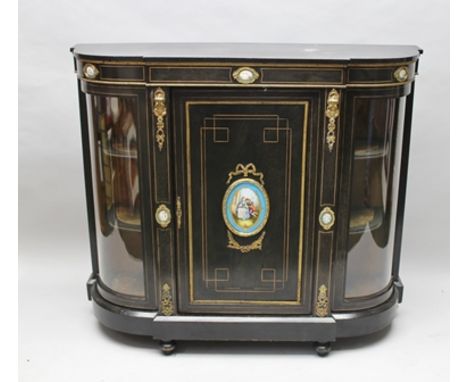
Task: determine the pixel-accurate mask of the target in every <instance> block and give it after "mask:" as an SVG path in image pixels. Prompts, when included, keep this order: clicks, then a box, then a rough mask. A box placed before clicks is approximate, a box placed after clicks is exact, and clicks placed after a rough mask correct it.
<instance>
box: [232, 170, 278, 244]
mask: <svg viewBox="0 0 468 382" xmlns="http://www.w3.org/2000/svg"><path fill="white" fill-rule="evenodd" d="M269 213H270V201H269V199H268V194H267V192H266V191H265V189H264V188H263V186H262V185H261V184H260V183H258V182H257V181H255V180H253V179H248V178H244V179H239V180H236V181H235V182H234V183H232V184H231V185H230V186H229V188H228V189H227V190H226V193H225V194H224V198H223V217H224V222H225V223H226V226H227V227H228V228H229V230H230V231H231V232H232V233H234V234H236V235H238V236H244V237H248V236H253V235H255V234H257V233H258V232H260V231H261V230H262V229H263V227H265V224H266V223H267V220H268V215H269Z"/></svg>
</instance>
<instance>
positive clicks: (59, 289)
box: [19, 0, 449, 382]
mask: <svg viewBox="0 0 468 382" xmlns="http://www.w3.org/2000/svg"><path fill="white" fill-rule="evenodd" d="M19 17H20V28H19V43H20V53H19V59H20V68H19V69H20V78H19V127H20V130H19V154H20V158H19V176H20V177H19V219H20V222H19V234H20V274H19V278H20V290H19V292H20V360H19V362H20V376H21V379H22V380H25V381H32V380H34V381H42V380H44V381H45V380H47V381H52V380H54V376H55V377H56V378H57V380H59V379H60V380H62V379H63V377H64V376H66V377H67V380H72V381H74V380H77V381H78V380H83V378H85V377H86V378H87V380H96V381H101V380H102V381H104V380H111V381H117V380H122V381H128V380H129V379H128V378H129V377H136V376H138V375H139V373H140V372H142V371H144V372H147V373H149V375H151V376H152V375H155V376H159V377H160V378H164V379H166V380H168V379H171V380H174V379H177V378H178V377H179V376H185V377H187V378H188V373H192V374H193V378H195V377H196V376H200V377H202V376H203V378H204V380H210V379H219V378H220V373H222V372H223V371H224V372H225V373H226V375H225V376H224V377H223V379H224V380H236V381H237V380H239V379H240V378H244V379H245V378H246V376H247V378H248V380H251V379H253V378H254V377H256V376H258V378H261V376H262V375H263V376H264V375H265V373H271V376H270V377H269V379H274V377H276V378H278V379H279V378H280V377H281V376H283V375H285V376H288V377H290V378H292V377H295V378H296V379H297V380H301V379H302V378H304V380H305V378H307V379H317V380H319V379H320V380H329V379H330V380H331V379H333V380H337V379H338V377H339V376H340V375H341V373H343V374H342V375H345V376H346V377H347V380H348V381H354V380H358V379H359V380H366V378H365V377H366V376H369V377H370V376H371V375H373V376H376V375H377V373H380V372H383V370H384V368H385V369H387V366H386V365H387V363H386V362H388V367H390V371H388V370H387V371H385V372H384V375H383V376H382V377H381V378H380V380H381V381H387V380H389V381H390V380H394V379H395V378H396V377H395V376H396V375H397V374H398V375H401V373H402V372H406V373H419V378H420V380H425V381H432V380H434V381H438V382H440V381H442V380H445V379H444V378H448V377H447V369H448V361H447V355H446V354H447V353H448V339H447V336H448V255H449V253H448V251H449V249H448V247H449V245H448V239H449V236H448V235H449V208H448V207H449V157H448V154H449V2H448V1H445V0H413V1H404V0H393V1H390V0H380V1H375V0H365V1H363V0H361V1H356V0H341V1H328V2H326V1H321V2H318V1H312V0H290V1H281V0H268V1H267V0H264V1H261V0H238V1H232V0H231V1H225V0H218V1H208V0H201V1H195V0H192V1H190V0H184V1H175V0H173V1H161V0H152V1H128V0H101V1H96V0H93V1H90V0H80V1H76V0H75V1H71V0H48V1H44V0H42V1H39V0H21V1H20V5H19ZM157 41H167V42H171V41H174V42H175V41H180V42H190V41H193V42H209V41H211V42H305V43H374V44H378V43H382V44H415V45H419V46H420V47H422V48H423V49H424V55H423V56H422V58H421V63H420V69H419V71H420V75H419V77H418V79H417V85H416V98H415V109H414V118H413V120H414V125H413V126H414V127H413V135H412V144H411V155H410V168H409V180H408V197H407V213H406V221H405V232H404V245H403V254H402V256H403V257H402V264H401V274H402V278H403V281H404V283H405V284H406V290H405V301H404V304H403V305H402V306H401V308H400V311H399V315H398V317H397V320H396V321H395V323H394V325H393V327H392V329H391V330H389V331H387V333H384V335H383V336H384V337H385V338H384V339H382V340H381V341H370V340H360V341H354V342H353V341H352V342H344V345H338V349H341V350H342V351H340V350H337V351H336V352H334V353H333V352H332V354H331V357H330V358H328V359H327V360H319V359H318V358H315V357H313V356H312V355H311V354H309V353H310V351H309V349H308V347H306V346H292V347H291V348H289V347H284V346H276V345H275V346H273V347H265V348H264V347H262V346H260V347H259V346H253V347H251V346H245V345H235V346H230V345H222V346H221V345H220V346H218V345H213V344H209V346H210V347H211V348H212V350H209V349H207V348H206V347H204V346H203V345H192V346H190V345H188V346H187V347H186V351H184V352H182V353H180V354H178V355H176V356H175V357H173V358H169V359H167V358H164V359H162V358H161V357H159V354H158V353H157V352H156V351H152V350H151V349H150V348H151V347H152V346H153V345H152V343H151V342H150V341H146V340H140V339H134V338H133V337H128V336H122V335H117V334H113V333H111V332H110V331H107V330H105V329H103V328H102V327H101V326H99V325H98V324H97V323H96V322H95V319H94V318H93V317H92V313H91V305H90V304H88V303H87V302H86V301H85V293H84V291H85V290H84V282H85V279H86V277H87V275H88V273H89V272H90V261H89V252H88V237H87V228H86V216H85V198H84V185H83V172H82V159H81V148H80V132H79V131H80V130H79V115H78V104H77V88H76V78H75V76H74V73H73V61H72V56H71V54H70V53H69V48H70V47H71V46H72V45H74V44H75V43H79V42H157ZM55 309H61V310H60V312H58V313H57V312H55V313H54V310H55ZM114 339H117V340H116V341H114ZM362 343H366V344H367V345H366V346H361V344H362ZM340 346H341V347H340ZM218 350H219V352H218ZM205 353H208V354H207V355H206V356H204V355H205ZM244 353H245V354H244ZM282 353H292V354H294V355H295V356H294V357H282V358H281V362H280V363H275V362H271V361H275V360H276V359H278V360H279V357H278V356H280V355H282ZM363 357H366V358H363ZM202 360H203V361H202ZM232 360H234V361H237V363H235V364H234V363H232V362H231V363H229V361H232ZM358 360H360V361H361V362H358ZM98 361H100V362H98ZM163 362H164V364H163ZM319 362H320V363H319ZM338 364H342V365H345V364H346V365H347V366H349V368H350V369H346V368H336V367H334V366H336V365H338ZM397 364H399V365H400V366H398V369H399V371H398V373H397V371H392V369H391V368H392V367H395V365H397ZM181 365H186V367H183V368H182V369H181V367H182V366H181ZM325 365H327V366H325ZM359 365H360V366H362V367H364V368H365V369H361V368H360V366H359ZM263 366H264V367H265V368H264V369H263ZM322 366H323V367H322ZM369 367H370V369H369ZM140 368H141V369H142V370H140ZM228 368H229V369H228ZM364 370H365V371H364ZM332 373H335V374H334V377H333V378H332ZM169 375H171V376H172V377H169ZM317 377H320V378H317ZM358 377H359V378H358ZM363 378H364V379H363ZM408 380H409V377H408Z"/></svg>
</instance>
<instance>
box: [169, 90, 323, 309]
mask: <svg viewBox="0 0 468 382" xmlns="http://www.w3.org/2000/svg"><path fill="white" fill-rule="evenodd" d="M321 94H323V90H317V89H314V90H283V89H282V90H274V91H269V92H268V93H266V94H265V93H264V92H263V91H262V90H249V91H244V90H239V89H222V90H214V89H187V88H182V89H174V90H173V92H172V104H173V108H172V113H173V121H174V128H175V134H174V157H175V166H174V169H175V177H174V179H175V191H176V195H175V196H176V197H180V198H181V201H182V212H183V216H184V218H183V223H182V226H181V229H179V230H177V235H176V236H177V268H178V307H179V310H180V311H181V312H183V313H184V314H185V313H188V314H191V313H214V314H219V313H239V314H249V313H256V314H311V313H312V300H313V298H312V288H313V283H312V280H313V275H312V268H313V266H312V264H313V263H314V259H313V253H314V250H313V248H314V246H315V235H314V234H313V232H314V229H315V226H314V224H315V219H314V218H313V217H314V215H315V212H314V211H315V198H316V191H315V190H316V189H317V186H316V182H317V173H318V166H319V163H318V162H319V155H318V135H319V129H318V127H319V126H321V119H322V116H321V113H320V112H319V110H320V102H321V99H322V97H321ZM229 100H230V101H233V102H237V103H238V104H249V103H256V102H258V103H262V102H263V103H264V104H268V103H272V104H273V103H278V104H288V103H294V102H296V103H300V102H306V103H307V105H308V110H307V113H306V116H307V126H306V127H307V129H306V130H305V134H306V138H305V141H303V143H304V155H305V156H304V169H305V172H306V173H305V174H304V184H303V201H302V205H303V207H302V208H303V211H301V213H302V214H303V220H302V230H303V234H302V240H301V241H302V258H301V264H302V270H301V271H300V273H299V274H300V280H299V281H298V283H299V284H298V289H299V292H298V293H299V295H300V297H299V299H298V300H296V301H295V302H294V301H293V300H287V301H284V302H285V303H284V304H283V301H280V300H276V301H275V300H270V301H267V300H262V301H258V300H257V301H254V300H234V299H232V300H208V301H203V300H201V301H197V300H196V299H193V284H191V282H193V281H192V280H193V279H192V278H193V273H191V272H193V268H192V267H193V265H192V264H191V263H190V262H191V261H192V260H193V259H192V258H191V257H190V256H191V252H189V251H190V244H191V243H190V239H189V237H190V236H189V232H188V230H189V229H190V226H189V221H188V219H187V214H188V213H189V209H190V207H189V206H188V189H187V187H188V185H187V180H188V179H187V172H188V171H189V169H187V164H186V159H187V150H186V144H187V142H186V141H185V139H186V133H185V130H186V128H187V126H188V125H187V120H186V119H187V111H186V107H187V103H189V102H197V101H198V102H203V103H207V104H211V103H213V104H216V103H217V102H228V101H229ZM301 131H302V130H301ZM191 274H192V276H191ZM246 301H247V302H246Z"/></svg>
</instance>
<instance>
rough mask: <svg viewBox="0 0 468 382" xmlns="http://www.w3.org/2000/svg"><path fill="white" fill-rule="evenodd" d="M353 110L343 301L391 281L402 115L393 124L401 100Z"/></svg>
mask: <svg viewBox="0 0 468 382" xmlns="http://www.w3.org/2000/svg"><path fill="white" fill-rule="evenodd" d="M354 107H355V110H354V113H353V114H354V116H355V117H354V118H355V120H354V121H353V128H354V130H353V131H354V132H353V134H354V138H353V140H354V145H353V147H354V160H353V169H352V186H351V187H352V189H351V212H350V218H349V236H348V257H347V268H346V286H345V297H347V298H352V297H361V296H367V295H371V294H374V293H377V292H380V291H382V290H383V289H384V288H385V287H386V286H387V285H388V284H389V283H390V281H391V270H392V260H393V257H392V254H393V237H394V226H395V217H396V199H397V187H398V180H397V179H398V173H399V160H396V161H394V158H399V157H400V138H401V137H400V135H401V134H398V135H399V136H398V137H397V136H395V135H396V134H397V133H398V132H400V131H401V125H402V123H403V119H402V118H403V115H402V114H403V113H400V117H399V118H400V120H399V121H395V118H396V116H397V110H398V109H399V110H404V99H401V100H400V101H398V100H397V99H393V98H392V99H390V98H357V99H356V101H355V106H354ZM397 125H400V126H399V127H397ZM394 162H395V163H394Z"/></svg>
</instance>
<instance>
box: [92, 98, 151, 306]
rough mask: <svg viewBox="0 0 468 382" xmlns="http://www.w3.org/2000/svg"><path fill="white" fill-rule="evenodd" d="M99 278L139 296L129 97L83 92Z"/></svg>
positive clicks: (133, 106)
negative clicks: (87, 122) (87, 115)
mask: <svg viewBox="0 0 468 382" xmlns="http://www.w3.org/2000/svg"><path fill="white" fill-rule="evenodd" d="M87 103H88V110H89V118H90V123H89V126H90V146H91V156H92V161H93V181H94V203H95V212H96V214H95V215H96V236H97V244H98V261H99V278H100V280H101V282H102V283H103V284H104V285H105V286H106V287H108V288H109V289H111V290H113V291H115V292H118V293H121V294H125V295H131V296H138V297H143V296H144V274H143V255H142V252H143V251H142V234H141V221H140V187H139V174H138V163H137V117H136V116H137V100H136V98H135V97H131V96H129V97H120V96H119V97H109V96H101V95H87Z"/></svg>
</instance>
